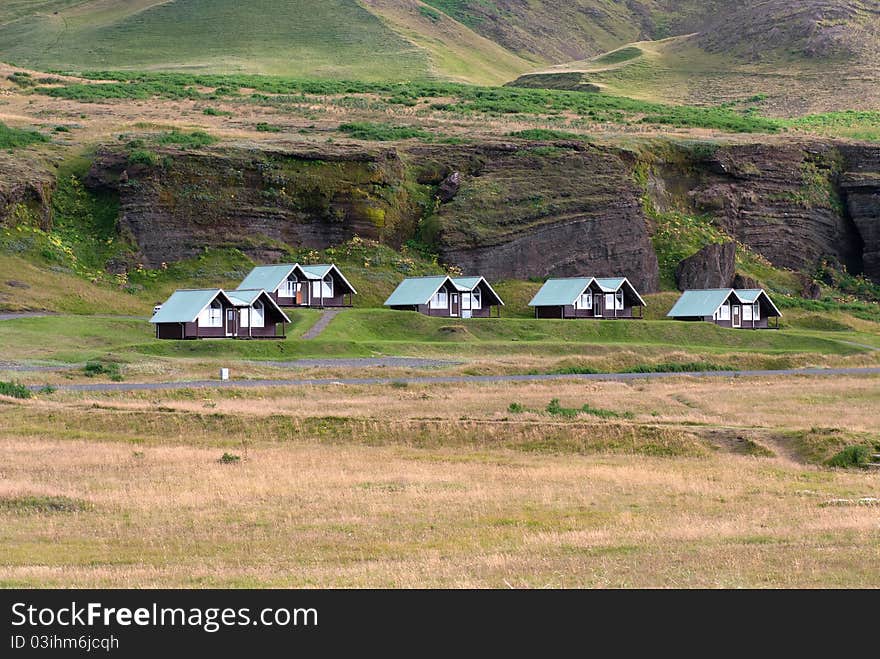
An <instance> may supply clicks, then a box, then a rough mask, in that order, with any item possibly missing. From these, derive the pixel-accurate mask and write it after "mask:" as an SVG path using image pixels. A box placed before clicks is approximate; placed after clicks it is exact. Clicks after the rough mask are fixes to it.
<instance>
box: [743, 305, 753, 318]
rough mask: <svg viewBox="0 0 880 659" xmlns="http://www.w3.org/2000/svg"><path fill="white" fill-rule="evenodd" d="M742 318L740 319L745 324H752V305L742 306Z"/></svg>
mask: <svg viewBox="0 0 880 659" xmlns="http://www.w3.org/2000/svg"><path fill="white" fill-rule="evenodd" d="M742 316H743V317H742V319H743V322H745V321H749V322H752V305H751V304H744V305H743V308H742Z"/></svg>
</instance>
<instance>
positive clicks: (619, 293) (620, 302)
mask: <svg viewBox="0 0 880 659" xmlns="http://www.w3.org/2000/svg"><path fill="white" fill-rule="evenodd" d="M614 301H615V303H616V304H617V308H618V309H620V310H621V311H622V310H623V291H617V292H616V293H615V294H614Z"/></svg>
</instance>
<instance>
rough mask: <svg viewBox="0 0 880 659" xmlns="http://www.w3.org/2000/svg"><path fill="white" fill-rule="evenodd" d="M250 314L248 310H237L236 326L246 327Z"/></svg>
mask: <svg viewBox="0 0 880 659" xmlns="http://www.w3.org/2000/svg"><path fill="white" fill-rule="evenodd" d="M251 314H252V312H251V311H250V310H249V309H239V310H238V326H239V327H247V326H248V324H249V323H250V322H251V321H250V316H251Z"/></svg>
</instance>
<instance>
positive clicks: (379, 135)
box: [339, 122, 434, 142]
mask: <svg viewBox="0 0 880 659" xmlns="http://www.w3.org/2000/svg"><path fill="white" fill-rule="evenodd" d="M339 131H340V132H342V133H345V134H346V135H348V136H349V137H353V138H354V139H356V140H369V141H373V142H390V141H393V140H406V139H412V138H418V139H424V140H430V139H432V138H433V137H434V136H433V135H432V134H431V133H429V132H428V131H426V130H422V129H421V128H416V127H415V126H392V125H391V124H378V123H370V122H355V123H346V124H341V125H340V126H339Z"/></svg>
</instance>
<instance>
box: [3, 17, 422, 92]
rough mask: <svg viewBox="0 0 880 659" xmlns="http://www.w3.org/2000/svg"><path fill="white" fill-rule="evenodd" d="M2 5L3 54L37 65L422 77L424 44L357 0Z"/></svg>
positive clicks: (354, 76)
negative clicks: (401, 33) (410, 38)
mask: <svg viewBox="0 0 880 659" xmlns="http://www.w3.org/2000/svg"><path fill="white" fill-rule="evenodd" d="M4 4H5V3H4ZM28 4H30V6H31V7H30V11H28V6H27V5H28ZM64 5H69V6H67V7H65V6H64ZM0 11H2V13H0V21H3V20H5V21H6V22H5V23H4V24H2V25H0V44H2V45H0V58H2V59H4V60H7V61H14V62H16V63H17V64H22V65H28V66H32V67H39V68H64V69H80V68H81V69H94V68H107V67H113V68H119V67H140V68H145V67H149V68H162V69H189V70H209V71H219V70H223V71H249V72H258V73H286V74H306V73H308V74H310V75H319V76H327V77H348V78H358V79H368V80H375V79H411V78H417V77H423V76H425V75H427V74H428V69H429V65H428V60H427V57H426V55H425V53H424V52H423V51H422V50H420V49H419V48H417V47H415V46H414V45H412V44H411V43H410V42H409V41H407V40H406V39H404V38H402V37H400V36H399V35H397V34H396V33H395V32H394V31H393V30H391V29H390V28H389V27H388V26H387V25H386V24H385V23H384V22H383V21H382V20H380V19H379V18H378V17H377V16H375V15H374V14H372V13H370V12H369V11H367V10H366V9H365V8H364V7H363V6H361V5H360V4H359V3H358V2H355V0H322V2H317V3H316V2H308V1H306V0H249V1H248V2H240V1H239V0H188V1H187V2H171V3H166V2H159V1H157V0H127V1H121V2H108V1H107V0H89V1H87V2H84V3H83V2H80V3H63V2H57V3H50V2H44V1H38V0H34V1H33V2H30V3H26V2H23V1H21V0H19V1H18V2H16V3H15V6H14V7H5V8H4V9H2V10H0ZM55 12H57V13H55Z"/></svg>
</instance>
